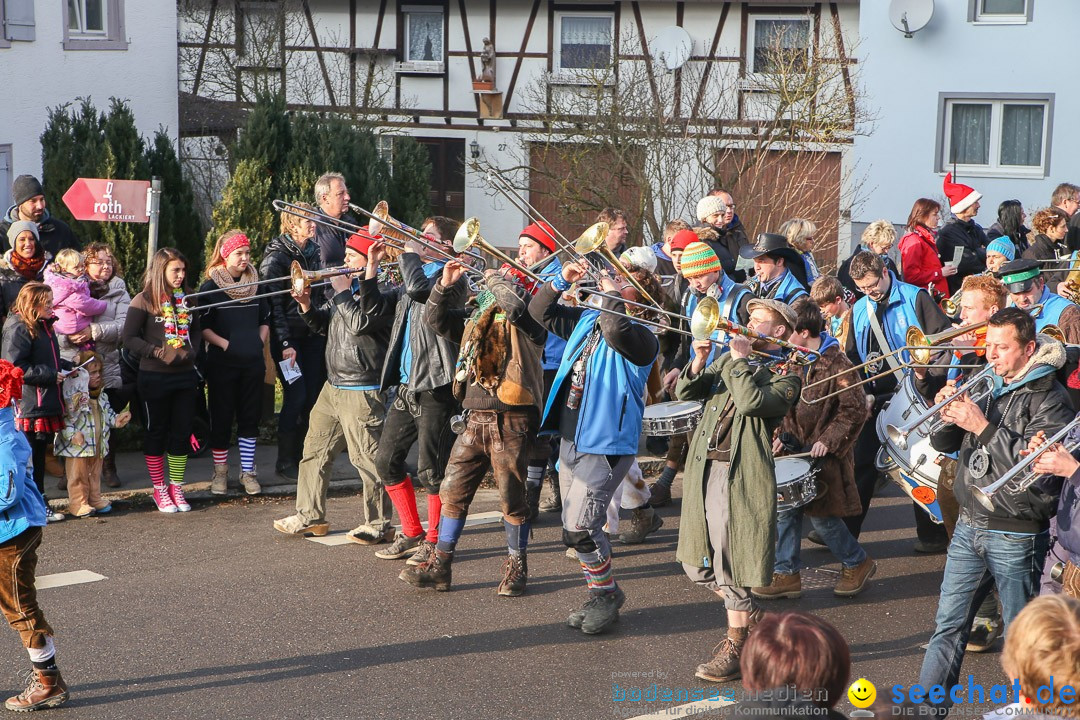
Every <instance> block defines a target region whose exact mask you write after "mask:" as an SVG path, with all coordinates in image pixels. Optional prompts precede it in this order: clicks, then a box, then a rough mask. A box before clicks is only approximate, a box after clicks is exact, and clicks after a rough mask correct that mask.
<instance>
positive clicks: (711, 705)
mask: <svg viewBox="0 0 1080 720" xmlns="http://www.w3.org/2000/svg"><path fill="white" fill-rule="evenodd" d="M734 704H735V701H734V700H719V699H717V700H698V701H696V702H692V703H686V704H685V705H675V706H672V707H668V708H664V709H663V710H657V711H656V712H654V713H649V714H648V715H636V716H634V717H632V718H627V719H626V720H671V718H682V717H697V716H700V715H703V714H705V713H707V712H709V711H711V710H719V709H720V708H722V707H726V706H728V705H734Z"/></svg>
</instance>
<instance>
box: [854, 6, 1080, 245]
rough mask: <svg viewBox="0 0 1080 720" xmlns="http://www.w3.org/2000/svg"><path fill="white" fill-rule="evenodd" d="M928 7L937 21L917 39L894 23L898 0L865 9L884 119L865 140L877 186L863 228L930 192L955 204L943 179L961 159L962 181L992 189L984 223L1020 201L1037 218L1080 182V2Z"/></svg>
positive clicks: (866, 71) (866, 73) (862, 157)
mask: <svg viewBox="0 0 1080 720" xmlns="http://www.w3.org/2000/svg"><path fill="white" fill-rule="evenodd" d="M909 4H910V3H909ZM923 4H927V5H932V6H933V8H934V10H933V17H932V19H931V20H930V22H929V23H928V24H927V25H926V27H925V28H924V29H922V30H919V31H918V32H916V33H914V37H911V38H906V37H904V34H903V33H902V32H900V31H898V30H896V29H895V28H894V27H893V26H892V25H891V24H890V20H889V14H888V11H889V3H886V2H872V3H863V6H862V10H861V19H860V35H861V37H862V43H863V48H864V52H863V53H862V55H863V66H862V71H863V79H864V81H865V82H866V85H867V87H868V88H869V90H870V93H871V98H870V100H871V104H872V105H874V106H876V109H877V112H878V119H877V122H876V127H875V130H874V132H873V134H872V135H870V136H869V137H866V138H860V139H858V140H856V144H855V151H856V156H857V157H858V159H859V162H860V164H861V165H862V166H863V168H862V169H864V170H866V171H868V173H869V175H870V178H871V182H870V183H869V184H870V186H872V188H873V192H872V194H871V195H870V196H869V199H868V201H867V202H866V203H865V205H863V206H862V208H861V210H860V211H859V212H858V214H857V216H856V217H855V218H854V220H855V222H856V223H857V224H856V230H858V229H859V228H860V227H861V225H862V224H863V223H867V222H870V221H873V220H876V219H879V218H885V219H888V220H891V221H892V222H894V223H896V224H898V225H904V224H905V223H906V222H907V217H908V213H909V212H910V210H911V206H912V203H913V202H914V201H915V199H916V198H919V197H929V198H933V199H935V200H938V201H939V202H942V204H943V205H945V204H946V203H945V197H944V193H943V192H942V180H943V179H944V176H945V173H946V171H948V170H952V169H953V166H954V163H955V167H956V175H957V180H958V181H959V182H962V183H964V184H966V185H970V186H972V187H974V188H975V189H976V190H978V191H979V192H981V193H982V194H983V199H982V209H981V210H980V212H979V215H978V217H977V218H976V221H977V222H979V223H980V224H981V225H983V226H984V227H989V226H990V225H991V224H993V223H994V222H995V221H996V219H997V217H996V216H997V206H998V204H999V203H1000V202H1001V201H1003V200H1009V199H1017V200H1020V201H1021V202H1022V203H1023V204H1024V207H1025V208H1026V209H1027V212H1028V215H1029V217H1030V215H1031V214H1032V213H1033V211H1034V210H1037V209H1039V208H1043V207H1046V206H1048V205H1049V204H1050V194H1051V192H1052V190H1053V189H1054V187H1055V186H1056V185H1057V184H1058V183H1060V182H1065V181H1068V182H1074V183H1078V182H1080V144H1078V143H1077V142H1076V141H1075V139H1074V138H1073V137H1072V131H1073V127H1072V124H1071V121H1070V120H1069V119H1070V118H1074V119H1075V118H1076V117H1078V116H1080V93H1077V92H1076V90H1075V89H1076V86H1077V81H1076V78H1074V77H1072V75H1071V73H1070V72H1069V71H1068V67H1069V65H1068V62H1067V58H1068V56H1069V52H1070V49H1071V48H1072V42H1073V40H1074V37H1073V30H1074V28H1075V26H1076V24H1077V22H1078V21H1080V4H1077V3H1076V2H1073V1H1072V0H937V2H933V3H929V2H927V3H923ZM1063 62H1064V65H1063Z"/></svg>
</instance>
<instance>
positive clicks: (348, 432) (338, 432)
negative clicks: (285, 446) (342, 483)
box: [296, 383, 394, 530]
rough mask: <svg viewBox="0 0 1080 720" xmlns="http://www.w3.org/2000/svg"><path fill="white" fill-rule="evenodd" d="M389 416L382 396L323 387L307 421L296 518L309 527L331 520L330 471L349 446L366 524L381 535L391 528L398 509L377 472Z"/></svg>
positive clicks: (298, 483) (297, 485)
mask: <svg viewBox="0 0 1080 720" xmlns="http://www.w3.org/2000/svg"><path fill="white" fill-rule="evenodd" d="M385 416H386V406H385V404H384V403H383V396H382V394H381V393H379V392H378V391H375V390H340V389H338V388H336V387H334V386H333V385H331V384H330V383H326V384H324V385H323V389H322V392H320V393H319V399H318V400H317V401H316V402H315V407H313V408H312V409H311V415H310V417H309V419H308V433H307V437H306V438H304V456H303V458H302V459H301V460H300V476H299V479H298V480H297V484H296V513H297V514H298V515H299V516H300V517H302V518H303V519H304V521H305V522H308V523H312V522H316V521H323V520H326V493H327V490H328V489H329V487H330V472H331V470H332V469H333V467H334V460H335V459H336V458H337V456H338V453H340V452H341V449H342V445H344V446H345V447H347V448H348V449H349V460H350V461H351V462H352V464H353V467H355V468H356V471H357V472H358V473H359V474H360V480H361V482H363V484H364V523H365V524H366V525H370V526H372V527H373V528H375V529H376V530H386V529H387V528H389V527H390V522H391V520H392V519H393V513H394V506H393V505H392V504H391V502H390V496H389V495H387V494H386V490H385V489H384V488H383V486H382V483H381V482H380V481H379V476H378V475H377V474H376V472H375V450H376V449H377V448H378V447H379V435H380V434H381V432H382V425H383V418H384V417H385Z"/></svg>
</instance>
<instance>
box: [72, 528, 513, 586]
mask: <svg viewBox="0 0 1080 720" xmlns="http://www.w3.org/2000/svg"><path fill="white" fill-rule="evenodd" d="M500 522H502V513H501V512H499V511H498V510H491V511H489V512H482V513H474V514H472V515H469V516H468V517H467V518H466V519H465V527H476V526H477V525H493V524H497V523H500ZM420 524H421V525H422V526H423V528H424V530H427V523H426V522H424V523H420ZM394 527H396V528H398V529H400V528H401V526H400V525H395V526H394ZM304 539H305V540H310V541H311V542H315V543H319V544H320V545H327V546H329V547H333V546H335V545H350V544H353V542H352V540H350V539H349V537H348V533H347V531H345V530H338V531H336V532H332V533H328V534H327V535H324V536H322V537H314V536H311V537H305V538H304ZM83 582H89V581H86V580H84V581H83Z"/></svg>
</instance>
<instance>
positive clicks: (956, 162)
mask: <svg viewBox="0 0 1080 720" xmlns="http://www.w3.org/2000/svg"><path fill="white" fill-rule="evenodd" d="M941 112H942V115H943V122H942V125H941V127H942V137H941V142H940V147H941V149H942V153H941V159H940V165H939V168H938V169H939V170H948V169H951V168H952V167H954V166H955V167H956V168H957V170H958V171H960V172H966V173H968V174H971V175H992V176H993V175H996V176H1029V177H1044V176H1045V175H1046V174H1047V172H1048V170H1049V167H1048V166H1049V156H1050V153H1049V138H1050V129H1051V122H1052V115H1053V96H1052V95H1043V96H1033V95H1023V96H1012V97H1001V96H998V97H989V98H978V97H970V96H965V97H945V96H943V97H942V108H941Z"/></svg>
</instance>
